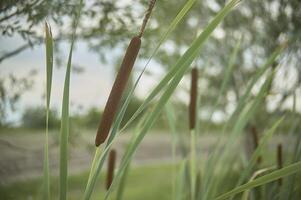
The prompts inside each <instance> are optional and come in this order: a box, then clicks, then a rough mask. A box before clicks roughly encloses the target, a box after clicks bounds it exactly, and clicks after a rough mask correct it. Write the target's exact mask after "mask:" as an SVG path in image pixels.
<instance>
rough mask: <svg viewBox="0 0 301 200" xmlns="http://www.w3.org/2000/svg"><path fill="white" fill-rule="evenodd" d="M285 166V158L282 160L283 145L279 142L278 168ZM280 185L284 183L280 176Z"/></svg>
mask: <svg viewBox="0 0 301 200" xmlns="http://www.w3.org/2000/svg"><path fill="white" fill-rule="evenodd" d="M282 167H283V160H282V145H281V144H278V145H277V168H278V169H281V168H282ZM278 185H279V186H281V185H282V179H281V178H280V179H279V180H278Z"/></svg>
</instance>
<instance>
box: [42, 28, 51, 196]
mask: <svg viewBox="0 0 301 200" xmlns="http://www.w3.org/2000/svg"><path fill="white" fill-rule="evenodd" d="M45 46H46V133H45V143H44V145H45V146H44V162H43V199H50V178H49V153H48V152H49V147H48V146H49V141H48V129H49V106H50V95H51V85H52V71H53V39H52V33H51V27H50V25H49V24H48V23H47V22H45Z"/></svg>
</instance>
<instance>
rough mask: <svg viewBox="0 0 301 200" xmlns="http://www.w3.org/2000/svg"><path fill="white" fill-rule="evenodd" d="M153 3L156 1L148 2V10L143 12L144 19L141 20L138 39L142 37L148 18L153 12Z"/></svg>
mask: <svg viewBox="0 0 301 200" xmlns="http://www.w3.org/2000/svg"><path fill="white" fill-rule="evenodd" d="M155 3H156V0H150V1H149V4H148V9H147V10H146V12H145V15H144V19H143V22H142V25H141V28H140V31H139V34H138V37H140V38H141V37H142V35H143V33H144V30H145V27H146V24H147V21H148V20H149V18H150V15H151V13H152V10H153V8H154V6H155Z"/></svg>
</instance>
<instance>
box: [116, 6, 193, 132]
mask: <svg viewBox="0 0 301 200" xmlns="http://www.w3.org/2000/svg"><path fill="white" fill-rule="evenodd" d="M194 3H195V0H188V1H187V2H186V4H185V5H184V6H183V8H182V9H181V11H180V12H179V13H178V14H177V16H176V17H175V18H174V20H173V21H172V22H171V24H170V25H169V27H168V28H167V31H166V32H165V33H164V34H163V36H162V37H161V38H160V40H159V43H158V45H157V46H156V48H155V49H154V51H153V53H152V54H151V56H150V58H149V59H148V61H147V63H146V65H145V66H144V69H143V70H142V72H141V73H140V75H139V77H138V79H137V81H136V83H135V85H134V87H133V88H132V91H131V92H130V94H129V96H128V98H129V97H132V94H133V92H134V90H135V88H136V87H137V85H138V82H139V81H140V79H141V77H142V75H143V73H144V71H145V70H146V67H147V66H148V64H149V63H150V61H151V59H152V58H153V57H154V56H155V55H156V53H157V51H158V49H159V48H160V46H161V45H162V44H163V42H165V40H166V39H167V38H168V36H169V35H170V34H171V32H172V31H173V30H174V29H175V28H176V26H177V25H178V24H179V22H180V21H181V20H182V19H183V18H184V16H185V15H186V14H187V12H188V11H189V10H190V9H191V7H192V6H193V4H194ZM177 70H178V69H177V68H176V67H175V66H174V67H173V68H172V69H171V70H170V71H169V73H168V74H166V76H165V77H164V78H163V79H162V80H161V81H160V83H159V84H158V85H157V87H156V88H154V89H153V91H152V92H151V93H150V94H149V95H148V97H147V98H146V99H145V101H144V102H143V103H142V105H141V106H140V107H139V108H138V109H137V111H136V112H135V113H134V114H133V116H132V117H131V118H130V119H129V121H128V122H127V123H126V124H125V125H124V127H123V128H122V130H121V131H123V130H124V129H126V128H127V127H128V126H129V125H130V124H131V123H132V122H133V121H134V120H135V119H136V118H137V117H138V116H139V114H140V113H142V112H143V110H145V108H146V107H147V106H148V105H149V103H150V102H151V101H152V100H153V99H154V98H155V97H156V96H157V94H158V93H159V92H160V91H161V90H162V89H163V88H164V87H165V86H166V85H167V83H168V82H169V81H170V80H171V78H172V77H173V76H174V74H175V73H176V72H177Z"/></svg>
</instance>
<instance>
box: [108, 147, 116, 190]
mask: <svg viewBox="0 0 301 200" xmlns="http://www.w3.org/2000/svg"><path fill="white" fill-rule="evenodd" d="M115 163H116V151H115V150H114V149H112V150H111V151H110V154H109V161H108V173H107V183H106V189H107V190H108V189H109V188H110V186H111V184H112V181H113V178H114V170H115Z"/></svg>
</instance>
